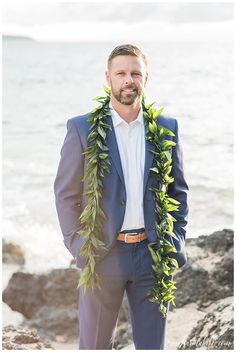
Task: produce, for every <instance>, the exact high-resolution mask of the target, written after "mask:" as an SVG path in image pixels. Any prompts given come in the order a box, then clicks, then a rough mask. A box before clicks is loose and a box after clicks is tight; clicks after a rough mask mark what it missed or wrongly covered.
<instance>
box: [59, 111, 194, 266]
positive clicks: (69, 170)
mask: <svg viewBox="0 0 236 352" xmlns="http://www.w3.org/2000/svg"><path fill="white" fill-rule="evenodd" d="M88 116H89V114H86V115H83V116H77V117H74V118H72V119H69V120H68V122H67V134H66V137H65V140H64V144H63V146H62V149H61V159H60V163H59V167H58V171H57V175H56V179H55V183H54V190H55V198H56V208H57V213H58V218H59V222H60V227H61V230H62V233H63V236H64V243H65V245H66V247H67V248H68V250H69V251H70V252H71V254H72V255H73V257H74V258H75V259H76V264H77V266H78V267H80V268H82V267H83V266H84V259H83V258H81V257H80V255H79V253H80V249H81V246H82V245H83V243H84V238H83V237H82V236H79V235H78V234H76V231H78V230H79V229H80V228H81V224H80V221H79V217H80V214H81V212H82V210H83V208H84V207H85V205H86V199H85V198H84V197H83V191H84V189H85V188H86V186H87V185H86V182H82V179H83V176H84V170H85V168H86V160H85V158H84V155H83V154H82V153H83V152H84V150H85V149H86V147H87V136H88V134H89V127H90V124H89V123H88V122H87V121H86V119H87V118H88ZM107 122H108V123H109V124H110V125H111V126H112V130H111V131H109V132H108V133H107V146H108V148H109V160H110V163H111V167H110V173H107V174H106V175H105V177H104V178H103V185H104V191H103V197H102V203H101V207H102V209H103V210H104V212H105V214H106V216H107V220H106V221H104V224H103V235H104V242H105V244H106V245H107V247H108V249H109V248H112V246H113V245H114V244H115V241H116V236H117V233H118V232H119V230H120V229H121V226H122V223H123V219H124V214H125V206H126V190H125V183H124V176H123V172H122V166H121V160H120V155H119V151H118V146H117V141H116V136H115V133H114V127H113V124H112V118H111V117H108V119H107ZM157 123H158V124H161V125H163V126H164V127H166V128H168V129H170V130H171V131H173V132H174V133H175V137H168V138H169V139H172V140H174V141H175V142H176V146H174V147H173V148H172V160H173V167H172V171H171V175H172V176H174V179H175V181H174V182H173V183H171V184H170V185H169V187H168V194H169V195H170V196H171V197H173V198H175V199H176V200H178V201H179V202H180V203H181V206H180V210H179V211H178V212H174V213H172V214H173V216H174V217H175V218H176V220H177V221H176V222H175V223H174V233H175V235H176V238H173V237H169V238H168V239H169V240H170V241H171V242H172V243H173V244H174V246H175V248H176V250H177V253H171V256H172V257H174V258H176V259H177V261H178V263H179V266H183V265H184V264H185V263H186V253H185V245H184V243H185V229H184V227H185V226H186V224H187V214H188V206H187V191H188V186H187V184H186V181H185V178H184V172H183V162H182V151H181V147H180V142H179V136H178V124H177V120H176V119H173V118H169V117H165V116H163V115H161V116H160V117H159V118H158V119H157ZM145 128H146V127H145ZM146 133H148V132H147V130H146ZM145 149H146V150H145V170H144V182H143V207H144V221H145V230H146V233H147V236H148V240H149V241H150V242H152V241H156V233H155V221H156V220H157V221H158V219H156V214H155V211H154V200H153V196H152V193H151V191H150V190H149V188H150V187H153V186H155V185H157V184H156V182H158V181H156V180H154V179H153V178H152V177H151V176H150V173H149V169H150V167H152V163H153V154H152V153H151V152H150V149H153V146H152V145H151V144H150V143H149V142H148V141H146V146H145ZM99 254H100V255H101V256H103V255H104V253H99Z"/></svg>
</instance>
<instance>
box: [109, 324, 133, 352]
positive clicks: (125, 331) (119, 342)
mask: <svg viewBox="0 0 236 352" xmlns="http://www.w3.org/2000/svg"><path fill="white" fill-rule="evenodd" d="M132 341H133V336H132V329H131V325H130V324H129V323H128V322H125V323H122V324H118V326H117V328H116V335H115V341H114V344H113V349H115V350H121V349H123V348H124V347H125V346H128V345H130V344H131V343H132Z"/></svg>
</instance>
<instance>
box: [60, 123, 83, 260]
mask: <svg viewBox="0 0 236 352" xmlns="http://www.w3.org/2000/svg"><path fill="white" fill-rule="evenodd" d="M82 153H83V148H82V143H81V140H80V136H79V134H78V130H77V128H76V126H75V123H74V121H73V119H70V120H68V122H67V134H66V137H65V140H64V144H63V146H62V149H61V158H60V162H59V166H58V171H57V175H56V179H55V182H54V193H55V201H56V209H57V214H58V218H59V223H60V227H61V230H62V233H63V236H64V244H65V246H66V247H67V248H68V250H69V251H70V252H71V254H72V256H73V257H74V258H76V259H77V261H78V255H79V252H80V248H81V246H82V244H83V240H84V239H83V238H82V237H81V236H79V235H78V234H76V231H78V230H79V228H80V226H81V225H80V221H79V217H80V214H81V209H82V195H83V182H82V179H83V175H84V156H83V154H82Z"/></svg>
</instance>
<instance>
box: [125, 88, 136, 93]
mask: <svg viewBox="0 0 236 352" xmlns="http://www.w3.org/2000/svg"><path fill="white" fill-rule="evenodd" d="M122 92H125V93H133V92H136V89H122Z"/></svg>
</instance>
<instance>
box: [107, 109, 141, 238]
mask: <svg viewBox="0 0 236 352" xmlns="http://www.w3.org/2000/svg"><path fill="white" fill-rule="evenodd" d="M110 108H111V113H112V122H113V126H114V129H115V135H116V140H117V144H118V149H119V153H120V159H121V165H122V170H123V175H124V180H125V188H126V195H127V199H126V209H125V217H124V222H123V225H122V227H121V231H123V230H131V229H138V228H142V227H145V226H144V215H143V177H144V163H145V130H144V121H143V111H142V108H141V109H140V111H139V114H138V117H137V118H136V120H134V121H132V122H131V123H127V122H126V121H125V120H123V119H122V118H121V117H120V116H119V114H118V113H117V112H116V111H115V110H114V109H113V107H112V105H111V104H110Z"/></svg>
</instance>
